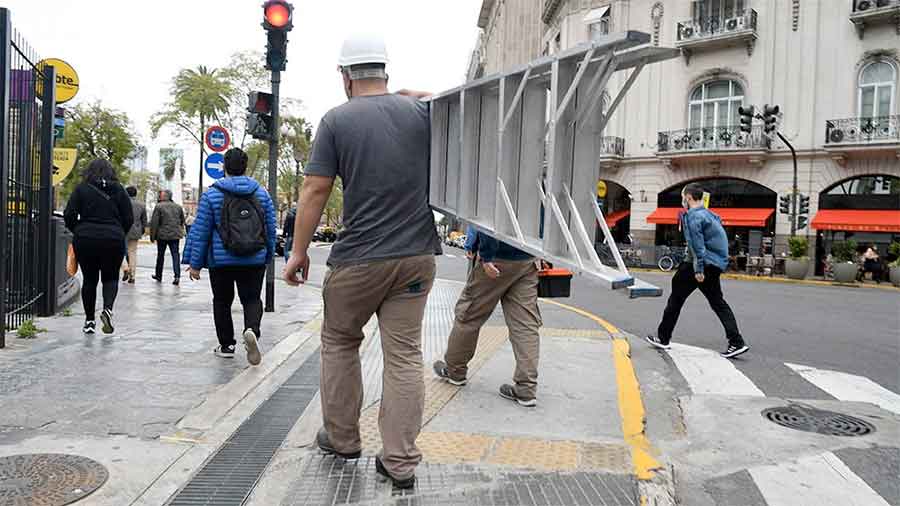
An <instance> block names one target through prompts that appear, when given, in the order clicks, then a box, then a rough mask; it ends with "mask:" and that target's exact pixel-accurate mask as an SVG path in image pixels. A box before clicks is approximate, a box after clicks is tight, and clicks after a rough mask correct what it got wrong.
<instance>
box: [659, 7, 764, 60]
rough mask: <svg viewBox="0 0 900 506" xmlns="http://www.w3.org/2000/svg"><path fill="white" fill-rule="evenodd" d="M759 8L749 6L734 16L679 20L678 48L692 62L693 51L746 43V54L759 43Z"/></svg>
mask: <svg viewBox="0 0 900 506" xmlns="http://www.w3.org/2000/svg"><path fill="white" fill-rule="evenodd" d="M756 18H757V16H756V11H755V10H753V9H747V10H745V11H743V12H742V13H740V14H736V15H735V16H734V17H729V18H724V17H714V18H706V19H692V20H690V21H683V22H681V23H678V32H677V40H676V41H675V47H677V48H680V49H681V51H682V53H684V58H685V60H687V61H688V63H690V59H691V54H692V53H693V52H694V51H698V50H706V49H715V48H719V47H725V46H733V45H739V44H745V45H746V46H747V54H748V55H752V54H753V47H754V46H755V45H756Z"/></svg>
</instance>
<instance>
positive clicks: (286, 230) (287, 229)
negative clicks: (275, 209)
mask: <svg viewBox="0 0 900 506" xmlns="http://www.w3.org/2000/svg"><path fill="white" fill-rule="evenodd" d="M295 221H297V208H296V207H292V208H291V209H290V210H289V211H288V212H286V213H284V223H282V225H281V236H282V237H294V222H295Z"/></svg>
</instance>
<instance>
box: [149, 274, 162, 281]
mask: <svg viewBox="0 0 900 506" xmlns="http://www.w3.org/2000/svg"><path fill="white" fill-rule="evenodd" d="M150 277H151V278H153V281H156V282H157V283H162V278H158V277H156V274H151V275H150Z"/></svg>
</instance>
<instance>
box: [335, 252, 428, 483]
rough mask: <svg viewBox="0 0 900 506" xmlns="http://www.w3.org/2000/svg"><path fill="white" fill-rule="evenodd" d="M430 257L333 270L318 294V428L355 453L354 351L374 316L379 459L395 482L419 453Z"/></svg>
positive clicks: (358, 405)
mask: <svg viewBox="0 0 900 506" xmlns="http://www.w3.org/2000/svg"><path fill="white" fill-rule="evenodd" d="M434 271H435V261H434V256H432V255H427V256H416V257H408V258H400V259H393V260H381V261H373V262H367V263H363V264H358V265H347V266H342V267H337V268H335V269H333V270H331V271H329V273H328V274H327V275H326V277H325V284H324V285H323V289H322V297H323V299H324V301H325V321H324V323H323V326H322V369H321V378H320V381H321V387H320V388H321V396H322V415H323V418H324V422H325V430H326V431H327V432H328V438H329V440H330V441H331V444H332V445H333V446H334V448H335V449H336V450H337V451H339V452H341V453H353V452H357V451H360V450H361V447H362V441H361V439H360V434H359V415H360V410H361V409H362V402H363V382H362V371H361V364H360V359H359V346H360V344H361V343H362V341H363V337H364V336H363V326H365V325H366V323H368V321H369V319H370V318H371V317H372V315H373V314H375V315H377V316H378V326H379V329H380V330H381V347H382V350H383V352H384V373H383V376H382V384H383V389H382V390H383V392H382V397H381V409H380V411H379V414H378V427H379V429H380V430H381V439H382V442H383V446H384V449H383V450H382V455H381V460H382V463H383V464H384V467H385V468H386V469H387V470H388V472H389V473H390V474H391V475H392V476H393V477H394V478H396V479H401V480H402V479H406V478H409V477H410V476H412V475H413V474H414V471H415V468H416V465H418V463H419V462H420V461H421V460H422V453H421V452H420V451H419V448H418V447H417V446H416V438H417V437H418V436H419V431H420V430H421V428H422V410H423V409H424V402H425V383H424V380H423V376H422V318H423V317H424V316H425V303H426V301H427V299H428V293H429V292H430V291H431V287H432V285H433V284H434Z"/></svg>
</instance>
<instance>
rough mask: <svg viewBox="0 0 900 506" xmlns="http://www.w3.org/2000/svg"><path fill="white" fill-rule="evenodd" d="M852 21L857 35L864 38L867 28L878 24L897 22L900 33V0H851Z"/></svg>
mask: <svg viewBox="0 0 900 506" xmlns="http://www.w3.org/2000/svg"><path fill="white" fill-rule="evenodd" d="M850 2H851V5H852V11H851V13H850V21H851V22H852V23H853V24H854V25H855V26H856V35H858V36H859V38H860V39H862V38H863V37H864V36H865V34H866V28H867V27H869V26H872V25H877V24H887V23H896V25H897V33H900V0H850Z"/></svg>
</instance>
